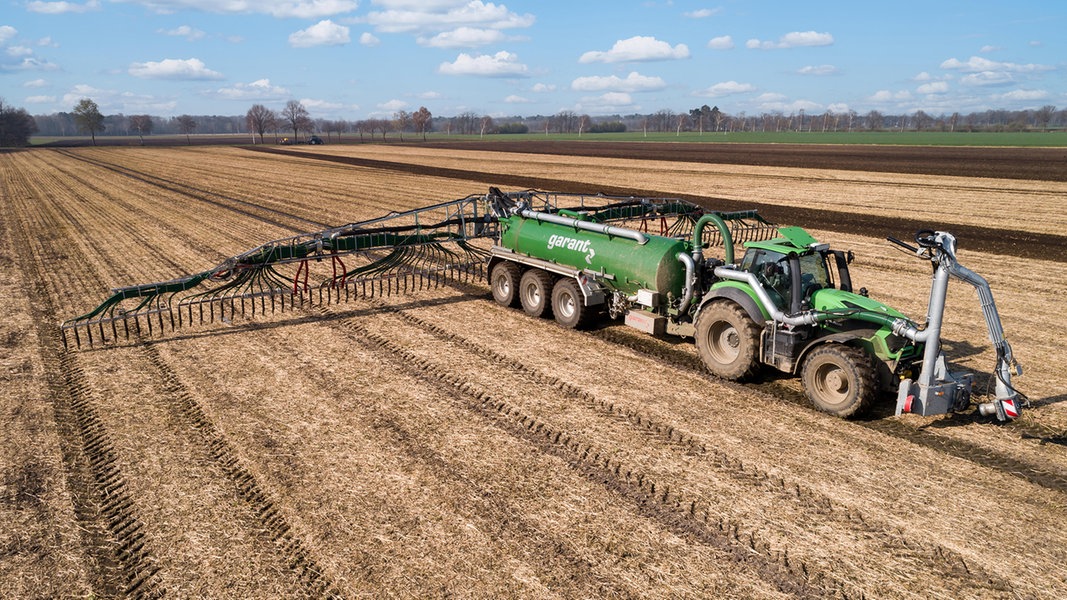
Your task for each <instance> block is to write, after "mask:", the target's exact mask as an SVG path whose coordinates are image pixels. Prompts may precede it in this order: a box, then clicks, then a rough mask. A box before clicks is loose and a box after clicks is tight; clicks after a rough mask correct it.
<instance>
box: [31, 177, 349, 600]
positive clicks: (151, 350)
mask: <svg viewBox="0 0 1067 600" xmlns="http://www.w3.org/2000/svg"><path fill="white" fill-rule="evenodd" d="M67 176H70V177H77V176H76V175H74V174H67ZM53 208H54V210H56V211H57V214H58V216H59V217H60V219H59V220H61V221H62V222H66V223H77V222H78V219H77V218H76V216H75V215H74V214H72V213H70V212H69V211H68V210H66V208H65V207H62V206H56V207H53ZM99 220H100V222H108V219H106V215H100V216H99ZM112 223H113V225H114V224H115V223H114V222H112ZM118 225H119V226H120V228H121V229H122V230H123V231H124V232H125V235H126V236H127V237H129V239H137V237H138V236H139V235H140V233H139V232H138V231H137V230H136V229H135V228H132V227H131V226H129V225H127V224H123V223H119V224H118ZM53 229H55V228H53ZM19 233H21V234H22V236H23V238H24V240H23V242H25V241H26V240H27V239H28V237H27V236H28V234H27V233H26V232H22V231H20V232H19ZM18 247H19V248H29V247H30V246H28V245H26V244H25V243H22V244H19V245H18ZM71 247H73V246H71ZM153 250H154V254H156V255H157V258H158V259H160V260H162V261H165V262H167V263H169V264H172V265H175V266H176V265H177V263H175V262H174V261H173V259H172V258H170V257H168V256H167V255H166V254H165V253H163V251H162V250H160V249H155V248H153ZM36 256H37V258H38V259H39V260H40V261H44V260H45V259H47V257H48V255H47V254H37V255H36ZM19 258H20V262H21V263H22V264H23V270H24V272H26V273H29V274H30V275H31V277H30V278H31V280H33V281H37V282H43V281H45V278H44V277H43V270H42V269H43V266H42V265H41V264H37V263H36V262H34V261H33V259H31V258H29V257H26V256H23V255H21V254H20V255H19ZM96 258H97V260H99V261H100V262H101V263H102V264H103V265H104V266H106V267H107V269H108V271H109V272H111V273H126V274H127V275H129V273H128V272H127V271H126V270H125V269H123V268H122V266H121V265H119V264H118V263H116V262H115V260H114V259H113V258H112V257H111V256H110V255H108V254H107V253H103V252H100V253H97V254H96ZM67 259H68V260H74V261H75V262H77V263H78V264H80V265H81V266H82V275H81V279H83V280H89V281H94V280H99V279H100V274H99V272H98V269H97V268H96V267H95V266H94V265H93V264H92V263H91V262H89V261H85V260H77V259H76V258H74V257H70V256H68V257H67ZM39 285H40V284H39ZM38 296H39V297H40V298H43V299H44V306H43V307H42V308H39V309H37V312H38V313H39V315H38V318H37V319H36V321H37V322H38V323H39V327H38V330H39V331H38V337H39V338H41V340H42V343H41V347H42V348H52V349H56V354H57V356H58V361H53V362H58V366H57V367H56V370H57V371H58V372H59V373H61V374H62V375H61V376H59V375H57V376H56V377H62V378H63V380H64V387H65V392H66V393H65V395H64V394H62V393H61V394H56V397H57V400H62V399H64V397H69V403H68V404H69V408H67V407H64V406H62V405H61V404H60V403H57V408H56V410H57V420H60V419H59V418H58V416H59V414H60V412H69V413H70V417H69V418H70V419H71V420H72V421H73V426H74V428H76V429H77V435H78V436H79V437H80V444H79V445H80V446H81V450H82V451H83V452H84V455H85V457H86V460H87V463H88V464H87V468H88V470H89V471H90V474H91V476H92V479H93V490H91V491H92V492H95V496H96V498H94V499H93V500H92V501H90V502H92V503H95V504H98V505H99V506H100V507H101V508H100V513H99V515H93V514H91V513H90V514H88V515H86V516H85V518H86V519H87V520H90V522H88V523H84V524H83V527H84V529H85V530H86V531H87V532H88V533H87V535H90V534H92V533H93V532H94V530H100V531H106V533H107V534H108V535H105V536H103V538H102V539H98V540H94V541H95V543H94V544H92V546H93V547H95V548H100V549H101V551H105V550H104V547H106V546H110V547H111V552H112V553H113V557H112V556H105V557H100V558H98V559H97V560H95V562H97V563H99V564H102V565H105V567H106V566H107V565H108V563H113V564H114V566H112V567H111V568H110V569H109V570H104V571H102V572H101V573H100V574H99V579H100V581H98V583H97V585H98V588H99V589H97V590H96V591H97V593H99V594H100V595H101V596H102V597H113V596H120V595H125V596H129V597H136V598H159V597H165V596H166V595H168V592H167V590H166V587H165V586H164V584H163V583H162V582H161V577H162V575H163V573H162V572H163V567H162V566H161V565H160V564H159V561H158V560H156V559H155V557H154V556H153V554H152V552H151V550H150V549H151V547H152V546H153V545H158V542H153V541H152V540H151V539H149V538H148V536H147V534H146V533H145V528H144V523H143V519H142V518H140V517H139V516H138V514H137V508H136V498H134V497H133V495H132V493H131V492H130V491H129V490H128V486H127V484H126V476H124V474H123V473H122V471H121V469H120V468H119V466H118V463H119V456H118V452H117V451H116V450H115V445H114V441H113V439H112V437H113V436H112V435H111V434H109V433H108V431H107V426H106V425H105V424H104V422H103V420H102V419H101V417H100V413H99V410H98V408H97V407H99V406H102V402H101V400H100V399H99V398H97V397H96V392H95V390H94V387H93V383H92V382H91V380H90V378H89V377H88V376H86V375H85V373H84V371H83V369H82V367H81V366H80V364H78V358H77V357H78V355H79V353H78V352H74V351H70V350H66V349H64V348H62V343H61V342H60V340H59V335H58V330H57V329H56V328H55V327H54V326H53V325H52V324H54V323H56V322H58V316H57V315H56V310H55V307H54V304H53V302H52V297H51V295H50V294H49V293H48V292H47V291H46V290H43V289H42V290H40V291H39V293H38ZM35 306H36V305H35ZM162 328H163V325H162V322H161V323H160V331H162ZM131 342H132V343H131V344H130V345H133V346H136V347H138V348H140V349H141V351H142V353H143V355H144V357H145V360H146V362H147V363H148V364H150V365H152V367H154V368H155V369H156V371H157V372H158V375H159V380H160V381H161V382H162V385H163V387H164V391H165V392H166V393H167V394H168V397H167V398H165V399H164V400H165V401H167V402H169V403H170V406H172V407H173V409H174V411H175V412H176V413H177V414H178V415H179V416H180V417H181V418H183V419H184V420H185V423H186V424H187V426H188V428H189V430H190V431H189V433H190V437H192V438H195V439H197V440H199V441H200V442H201V443H202V444H203V446H204V447H205V453H206V454H207V455H208V456H210V457H211V458H212V459H213V460H214V461H215V462H216V463H217V464H218V466H219V467H220V469H221V471H222V472H223V473H225V475H226V476H227V477H228V478H229V480H230V481H231V483H232V485H233V487H234V489H235V490H236V492H237V494H238V495H239V497H240V498H241V499H243V500H244V501H245V502H247V504H248V508H249V509H250V511H251V512H252V513H253V514H254V517H255V519H256V520H257V521H258V523H259V526H260V527H262V528H263V529H264V530H265V531H266V532H267V534H266V535H263V534H260V533H258V532H256V533H255V534H254V535H258V536H261V537H269V542H270V543H267V544H263V545H264V547H267V548H271V549H273V550H272V551H273V552H277V553H280V555H281V556H282V558H283V560H281V561H280V562H282V563H283V564H285V565H287V566H288V568H289V569H291V570H292V572H293V573H294V575H295V577H294V579H296V580H298V581H299V582H301V583H302V584H303V585H304V587H305V592H306V594H307V595H308V596H309V597H319V598H340V597H343V595H342V594H341V592H339V591H338V587H337V586H336V584H335V583H333V582H332V581H331V579H330V578H329V576H328V575H326V574H325V573H324V571H323V569H322V568H321V567H320V566H319V565H318V564H317V562H316V560H315V558H314V557H313V556H312V554H311V553H310V552H309V551H308V550H307V549H306V548H305V547H304V545H303V543H302V542H301V540H300V538H298V537H297V536H296V535H295V534H293V533H292V530H291V527H290V526H289V524H288V520H287V518H286V517H285V515H284V514H282V513H281V511H280V510H279V509H278V507H277V506H275V504H274V502H273V501H272V500H271V498H270V496H269V494H268V493H267V492H266V491H265V489H264V487H263V486H262V485H261V484H260V483H259V482H258V480H257V479H256V478H255V476H254V475H252V474H251V473H250V472H249V471H248V470H247V469H245V468H244V466H243V464H242V463H241V461H240V460H239V459H238V457H237V453H236V450H235V448H234V447H233V445H232V444H230V443H229V442H228V440H227V439H226V438H225V436H224V435H223V434H222V433H221V432H220V431H219V430H218V429H217V428H216V427H215V426H214V425H213V423H212V422H211V421H210V420H209V419H208V418H207V416H206V414H205V413H204V412H203V410H202V408H201V407H200V405H199V404H198V403H197V402H196V401H195V399H194V398H193V397H192V395H191V394H190V393H189V392H188V390H187V389H186V388H185V387H184V385H183V384H182V383H181V381H180V380H179V379H178V377H177V375H176V374H175V372H174V371H173V370H172V369H170V367H169V365H168V364H167V363H166V361H165V360H164V359H163V358H162V356H161V355H160V354H159V352H158V351H157V350H156V348H155V347H154V346H153V345H152V342H151V341H147V340H144V339H143V338H141V339H138V340H131ZM60 425H61V427H60V429H61V430H62V429H64V427H62V425H63V423H62V422H61V423H60ZM71 475H72V476H73V477H74V478H75V479H76V475H77V474H76V473H74V474H71ZM82 512H85V511H82ZM94 517H95V518H96V519H97V520H99V521H102V522H101V523H94V522H91V519H92V518H94ZM96 537H101V534H97V536H96ZM264 541H268V540H264ZM110 571H114V573H111V572H110ZM112 580H115V581H112Z"/></svg>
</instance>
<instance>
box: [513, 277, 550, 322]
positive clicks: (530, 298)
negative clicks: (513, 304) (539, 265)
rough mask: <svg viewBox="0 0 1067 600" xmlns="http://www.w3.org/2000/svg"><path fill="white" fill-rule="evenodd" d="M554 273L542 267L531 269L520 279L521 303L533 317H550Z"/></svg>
mask: <svg viewBox="0 0 1067 600" xmlns="http://www.w3.org/2000/svg"><path fill="white" fill-rule="evenodd" d="M551 294H552V274H551V273H549V272H548V271H542V270H541V269H529V270H528V271H526V272H525V273H523V274H522V279H520V280H519V303H520V304H522V309H523V310H524V311H526V314H528V315H530V316H531V317H546V318H547V317H549V316H551V315H552V305H551Z"/></svg>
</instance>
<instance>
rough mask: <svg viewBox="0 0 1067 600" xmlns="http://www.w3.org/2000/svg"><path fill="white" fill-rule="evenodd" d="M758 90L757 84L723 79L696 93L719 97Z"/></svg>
mask: <svg viewBox="0 0 1067 600" xmlns="http://www.w3.org/2000/svg"><path fill="white" fill-rule="evenodd" d="M754 91H756V86H754V85H752V84H751V83H738V82H736V81H722V82H719V83H716V84H715V85H712V86H710V87H708V88H706V89H703V90H700V91H698V92H696V93H695V95H697V96H708V97H711V98H718V97H719V96H731V95H733V94H747V93H748V92H754Z"/></svg>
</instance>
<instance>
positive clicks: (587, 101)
mask: <svg viewBox="0 0 1067 600" xmlns="http://www.w3.org/2000/svg"><path fill="white" fill-rule="evenodd" d="M575 108H576V109H577V110H578V111H580V112H588V113H593V114H597V113H614V112H619V111H623V110H636V109H638V108H639V107H638V106H637V105H636V104H634V101H633V98H631V97H630V94H627V93H625V92H608V93H606V94H601V95H599V96H587V97H583V98H582V99H581V100H580V101H579V102H578V104H577V106H575Z"/></svg>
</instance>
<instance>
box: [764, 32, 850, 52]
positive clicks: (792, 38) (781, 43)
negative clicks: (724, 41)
mask: <svg viewBox="0 0 1067 600" xmlns="http://www.w3.org/2000/svg"><path fill="white" fill-rule="evenodd" d="M833 43H834V36H832V35H830V34H829V33H819V32H817V31H792V32H790V33H787V34H785V35H783V36H782V37H780V38H778V41H777V42H771V41H762V40H758V39H755V38H753V39H750V40H748V41H747V42H745V47H747V48H757V49H761V50H772V49H777V48H797V47H800V46H829V45H831V44H833Z"/></svg>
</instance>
